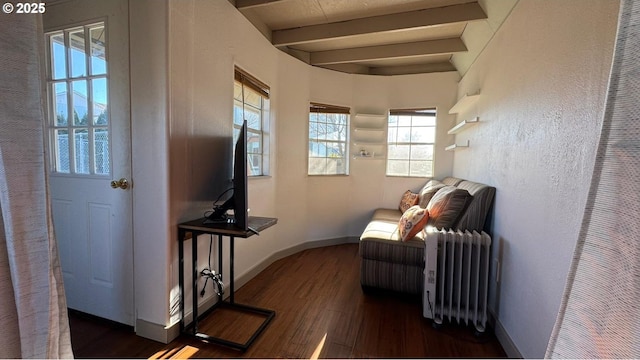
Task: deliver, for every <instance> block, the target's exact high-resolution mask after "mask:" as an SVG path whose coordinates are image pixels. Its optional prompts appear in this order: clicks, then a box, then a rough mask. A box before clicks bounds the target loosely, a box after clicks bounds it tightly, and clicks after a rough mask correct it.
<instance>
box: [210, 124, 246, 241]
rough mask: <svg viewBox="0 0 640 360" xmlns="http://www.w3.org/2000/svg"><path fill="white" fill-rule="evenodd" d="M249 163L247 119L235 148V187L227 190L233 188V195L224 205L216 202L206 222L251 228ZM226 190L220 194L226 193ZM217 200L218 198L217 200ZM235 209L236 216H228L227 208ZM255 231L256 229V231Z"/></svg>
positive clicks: (244, 228)
mask: <svg viewBox="0 0 640 360" xmlns="http://www.w3.org/2000/svg"><path fill="white" fill-rule="evenodd" d="M248 166H249V165H248V163H247V121H246V120H245V121H244V124H243V125H242V128H241V129H240V134H239V136H238V141H236V146H235V149H234V156H233V187H232V188H230V189H228V190H227V191H231V190H233V192H232V194H233V195H231V197H230V198H229V199H227V200H226V201H225V202H224V203H223V204H222V205H219V206H218V205H216V203H214V205H213V210H212V211H211V212H210V213H209V214H208V215H205V220H204V222H205V223H209V224H212V223H213V224H215V223H226V224H229V223H232V224H234V225H235V227H238V228H240V229H242V230H244V231H247V230H251V229H250V228H249V202H248V198H247V193H248V188H247V187H248V183H247V176H248ZM227 191H224V192H223V193H222V194H221V195H220V196H222V195H224V194H225V193H226V192H227ZM216 202H217V200H216ZM230 209H233V213H234V218H229V217H228V216H227V210H230ZM254 232H255V231H254Z"/></svg>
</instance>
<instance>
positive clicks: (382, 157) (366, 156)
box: [353, 154, 385, 160]
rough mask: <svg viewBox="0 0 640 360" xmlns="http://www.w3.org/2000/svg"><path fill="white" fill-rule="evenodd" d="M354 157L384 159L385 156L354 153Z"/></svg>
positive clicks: (359, 158) (358, 158)
mask: <svg viewBox="0 0 640 360" xmlns="http://www.w3.org/2000/svg"><path fill="white" fill-rule="evenodd" d="M353 158H354V159H357V160H383V159H384V158H385V156H384V155H378V154H375V155H354V156H353Z"/></svg>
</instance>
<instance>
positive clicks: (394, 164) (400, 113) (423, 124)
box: [387, 109, 436, 177]
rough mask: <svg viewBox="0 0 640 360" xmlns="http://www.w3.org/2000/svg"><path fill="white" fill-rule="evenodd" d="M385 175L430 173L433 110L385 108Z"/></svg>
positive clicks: (433, 138)
mask: <svg viewBox="0 0 640 360" xmlns="http://www.w3.org/2000/svg"><path fill="white" fill-rule="evenodd" d="M387 137H388V138H387V147H388V149H387V175H388V176H416V177H430V176H433V149H434V143H435V139H436V110H435V109H410V110H391V111H389V125H388V132H387Z"/></svg>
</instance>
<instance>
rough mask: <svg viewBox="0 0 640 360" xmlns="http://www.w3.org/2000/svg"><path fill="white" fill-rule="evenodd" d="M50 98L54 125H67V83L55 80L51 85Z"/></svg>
mask: <svg viewBox="0 0 640 360" xmlns="http://www.w3.org/2000/svg"><path fill="white" fill-rule="evenodd" d="M51 87H52V89H51V96H52V97H53V99H51V104H52V109H51V110H52V112H53V116H54V117H55V118H54V119H55V120H54V122H55V125H56V126H67V123H68V121H69V114H68V111H69V110H68V109H69V107H68V99H69V98H68V97H67V95H68V93H67V83H66V82H57V83H53V84H52V85H51Z"/></svg>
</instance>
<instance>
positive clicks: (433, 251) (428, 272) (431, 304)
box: [423, 230, 491, 332]
mask: <svg viewBox="0 0 640 360" xmlns="http://www.w3.org/2000/svg"><path fill="white" fill-rule="evenodd" d="M425 243H426V253H425V273H424V275H425V280H426V281H425V288H424V294H423V301H424V306H423V315H424V317H426V318H430V319H433V320H434V321H435V322H436V323H437V324H441V323H442V322H443V321H444V320H447V321H450V322H451V321H453V320H455V321H456V322H458V323H464V324H469V323H471V324H473V325H474V326H475V328H476V330H478V331H480V332H483V331H485V326H486V322H487V297H488V295H489V292H488V286H489V257H490V248H491V237H490V236H489V235H487V233H485V232H482V233H478V232H476V231H474V232H469V231H465V232H464V233H463V232H461V231H453V230H449V231H445V230H440V231H437V232H429V233H428V234H427V237H426V239H425Z"/></svg>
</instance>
